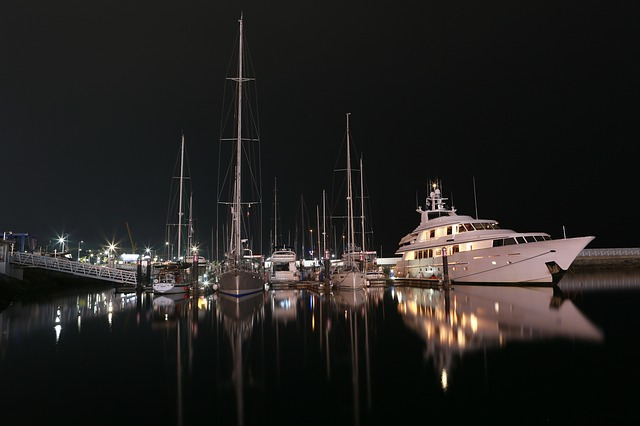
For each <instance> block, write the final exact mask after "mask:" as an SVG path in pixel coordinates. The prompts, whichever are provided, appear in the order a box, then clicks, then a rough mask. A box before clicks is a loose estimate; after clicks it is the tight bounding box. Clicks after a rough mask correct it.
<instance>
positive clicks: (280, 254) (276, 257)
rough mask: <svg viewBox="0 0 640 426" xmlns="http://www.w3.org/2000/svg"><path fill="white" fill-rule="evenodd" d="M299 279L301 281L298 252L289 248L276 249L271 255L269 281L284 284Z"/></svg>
mask: <svg viewBox="0 0 640 426" xmlns="http://www.w3.org/2000/svg"><path fill="white" fill-rule="evenodd" d="M297 281H300V274H299V272H298V267H297V266H296V253H295V252H294V251H293V250H290V249H287V248H282V249H278V250H276V251H274V252H273V254H272V255H271V268H270V271H269V282H270V283H272V284H282V283H291V282H297Z"/></svg>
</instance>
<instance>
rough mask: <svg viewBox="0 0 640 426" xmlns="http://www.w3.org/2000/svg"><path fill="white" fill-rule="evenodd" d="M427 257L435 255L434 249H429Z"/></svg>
mask: <svg viewBox="0 0 640 426" xmlns="http://www.w3.org/2000/svg"><path fill="white" fill-rule="evenodd" d="M427 257H433V249H429V250H427Z"/></svg>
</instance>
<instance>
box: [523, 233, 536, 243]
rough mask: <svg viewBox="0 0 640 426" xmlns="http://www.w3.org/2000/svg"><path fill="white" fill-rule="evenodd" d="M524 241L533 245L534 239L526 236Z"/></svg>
mask: <svg viewBox="0 0 640 426" xmlns="http://www.w3.org/2000/svg"><path fill="white" fill-rule="evenodd" d="M524 239H525V240H526V241H527V242H528V243H535V242H536V239H535V238H533V235H527V236H526V237H524Z"/></svg>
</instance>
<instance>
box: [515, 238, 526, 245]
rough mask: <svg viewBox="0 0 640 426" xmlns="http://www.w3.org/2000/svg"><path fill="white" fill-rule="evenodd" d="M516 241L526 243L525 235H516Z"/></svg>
mask: <svg viewBox="0 0 640 426" xmlns="http://www.w3.org/2000/svg"><path fill="white" fill-rule="evenodd" d="M516 241H517V242H518V244H524V243H525V241H524V237H516Z"/></svg>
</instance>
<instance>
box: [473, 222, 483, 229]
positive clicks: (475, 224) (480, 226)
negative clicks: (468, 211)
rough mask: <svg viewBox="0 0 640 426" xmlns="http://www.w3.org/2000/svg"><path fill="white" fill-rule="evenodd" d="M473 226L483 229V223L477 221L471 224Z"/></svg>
mask: <svg viewBox="0 0 640 426" xmlns="http://www.w3.org/2000/svg"><path fill="white" fill-rule="evenodd" d="M473 227H474V228H476V229H477V230H482V229H484V225H483V224H481V223H479V222H478V223H474V224H473Z"/></svg>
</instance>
